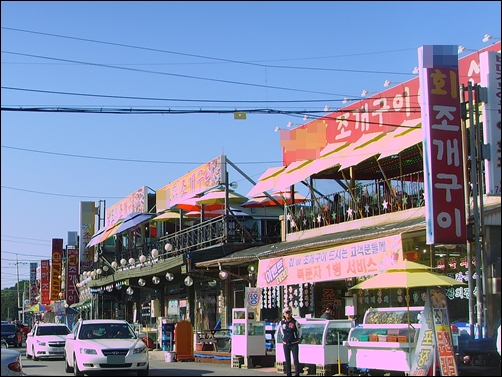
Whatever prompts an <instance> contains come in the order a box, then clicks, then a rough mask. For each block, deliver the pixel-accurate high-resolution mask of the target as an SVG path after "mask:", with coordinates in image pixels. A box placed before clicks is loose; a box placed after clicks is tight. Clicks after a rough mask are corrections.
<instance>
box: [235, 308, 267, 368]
mask: <svg viewBox="0 0 502 377" xmlns="http://www.w3.org/2000/svg"><path fill="white" fill-rule="evenodd" d="M231 348H232V350H231V355H232V360H233V359H234V357H242V358H243V359H244V360H243V362H244V365H245V366H247V365H248V359H249V357H251V356H264V355H266V346H265V322H264V321H257V320H256V313H255V312H254V311H253V310H250V309H248V308H235V309H232V347H231ZM232 367H234V363H232Z"/></svg>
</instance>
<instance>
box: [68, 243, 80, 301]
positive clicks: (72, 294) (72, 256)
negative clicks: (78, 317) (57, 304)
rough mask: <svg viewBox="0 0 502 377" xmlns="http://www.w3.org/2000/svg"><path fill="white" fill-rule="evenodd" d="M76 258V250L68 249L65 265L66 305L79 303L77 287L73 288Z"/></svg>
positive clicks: (77, 253)
mask: <svg viewBox="0 0 502 377" xmlns="http://www.w3.org/2000/svg"><path fill="white" fill-rule="evenodd" d="M78 256H79V251H78V249H74V248H68V250H67V258H68V260H67V263H66V279H67V280H66V303H67V304H68V305H71V304H75V303H77V302H78V301H79V300H78V291H77V287H76V286H75V282H76V281H77V279H78V266H79V260H78Z"/></svg>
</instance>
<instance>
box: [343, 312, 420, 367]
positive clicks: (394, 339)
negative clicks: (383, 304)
mask: <svg viewBox="0 0 502 377" xmlns="http://www.w3.org/2000/svg"><path fill="white" fill-rule="evenodd" d="M423 310H424V307H423V306H422V307H420V306H418V307H410V308H409V312H408V309H407V308H378V309H372V308H370V309H368V310H367V311H366V314H365V315H364V319H363V323H362V325H361V326H358V327H354V328H352V329H351V330H350V333H349V337H348V339H347V340H346V341H344V342H343V345H344V346H345V347H346V348H347V350H348V364H349V366H350V367H353V368H359V369H370V370H371V369H373V370H383V371H389V370H390V371H400V372H410V370H411V362H412V361H413V360H414V357H415V350H416V347H417V339H418V338H419V333H420V330H421V323H420V322H421V321H420V319H421V315H422V313H423ZM390 360H392V362H390Z"/></svg>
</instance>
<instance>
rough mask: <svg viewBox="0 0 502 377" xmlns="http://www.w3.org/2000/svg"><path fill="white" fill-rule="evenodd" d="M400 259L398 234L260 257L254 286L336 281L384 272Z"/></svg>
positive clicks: (401, 254) (401, 256)
mask: <svg viewBox="0 0 502 377" xmlns="http://www.w3.org/2000/svg"><path fill="white" fill-rule="evenodd" d="M402 259H403V250H402V241H401V235H400V234H399V235H394V236H388V237H383V238H378V239H374V240H368V241H362V242H356V243H352V244H347V245H341V246H336V247H332V248H327V249H323V250H319V251H313V252H309V253H300V254H294V255H287V256H282V257H277V258H270V259H262V260H260V261H259V265H258V281H257V283H256V286H257V287H260V288H265V287H275V286H278V285H292V284H303V283H313V282H320V281H329V280H340V279H346V278H349V277H358V276H367V275H372V274H378V273H379V272H381V271H385V270H386V269H387V268H388V267H390V266H392V265H393V264H394V263H396V262H398V261H401V260H402Z"/></svg>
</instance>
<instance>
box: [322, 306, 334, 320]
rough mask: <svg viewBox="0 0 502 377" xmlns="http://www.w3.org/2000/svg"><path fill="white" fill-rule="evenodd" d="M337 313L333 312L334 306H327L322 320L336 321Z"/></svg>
mask: <svg viewBox="0 0 502 377" xmlns="http://www.w3.org/2000/svg"><path fill="white" fill-rule="evenodd" d="M334 314H335V312H334V311H333V304H328V305H326V310H325V311H324V313H322V314H321V318H322V319H335V316H334Z"/></svg>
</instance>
